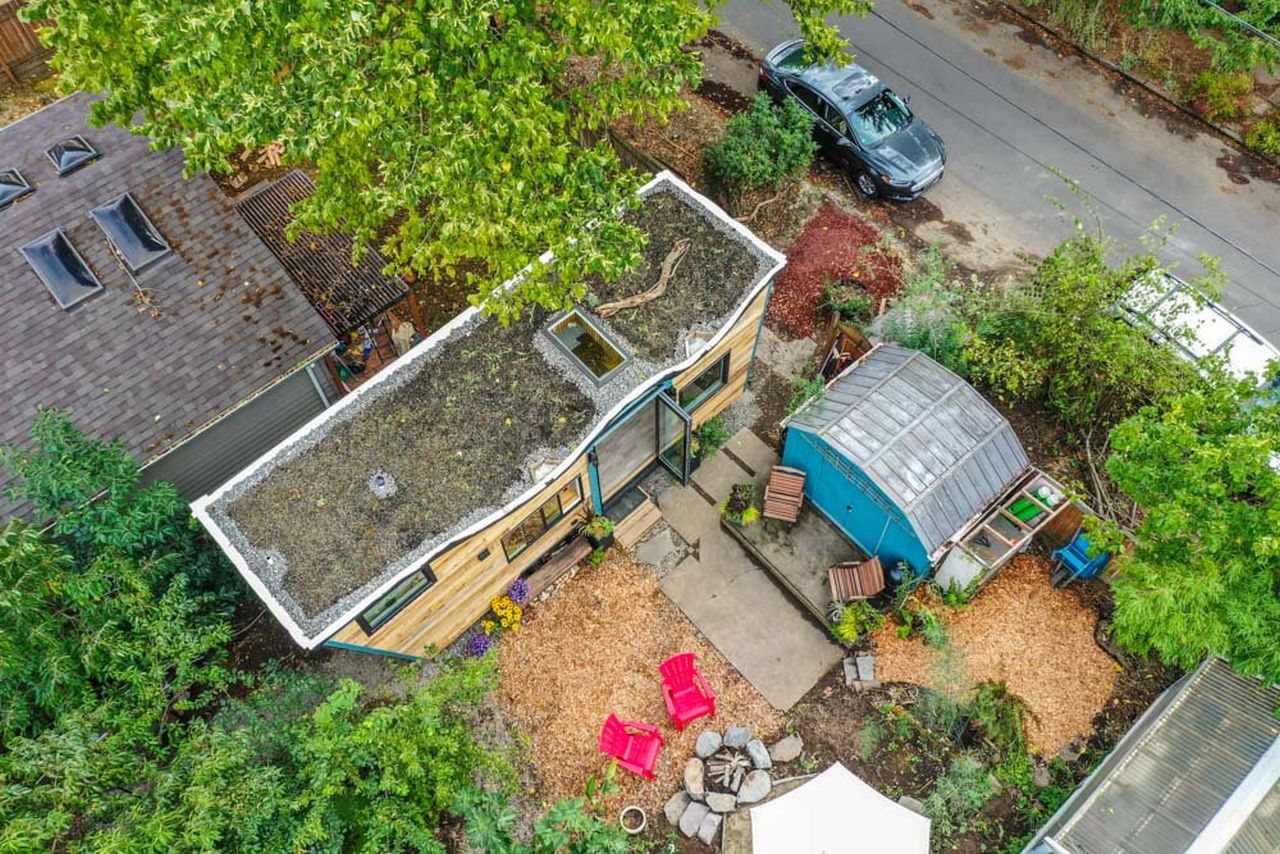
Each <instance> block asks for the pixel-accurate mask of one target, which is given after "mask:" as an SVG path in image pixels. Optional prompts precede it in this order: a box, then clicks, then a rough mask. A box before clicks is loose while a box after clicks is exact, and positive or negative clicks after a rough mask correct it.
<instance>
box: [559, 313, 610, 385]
mask: <svg viewBox="0 0 1280 854" xmlns="http://www.w3.org/2000/svg"><path fill="white" fill-rule="evenodd" d="M547 331H548V332H550V333H551V337H552V338H554V339H555V340H556V343H558V344H559V345H560V346H561V347H563V348H564V349H565V350H566V351H568V353H569V355H570V356H572V357H573V358H574V360H575V361H576V362H577V363H578V364H579V365H581V366H582V368H583V369H585V370H586V372H587V373H588V374H590V375H591V377H592V379H594V380H595V381H596V382H603V381H604V379H605V377H607V376H608V375H609V374H611V373H613V372H614V371H616V370H617V369H618V368H620V367H622V363H623V362H625V361H626V360H627V357H626V356H624V355H622V351H621V350H619V349H618V348H617V347H615V346H614V345H613V343H612V342H611V341H610V340H609V339H608V338H606V337H605V336H604V333H603V332H601V331H600V330H599V329H597V328H596V327H595V326H593V325H592V324H591V322H590V321H588V320H587V319H586V318H585V317H583V316H582V314H581V313H579V312H578V310H577V309H574V310H573V311H571V312H569V313H568V314H566V315H565V316H564V317H562V318H560V319H559V320H556V321H553V322H552V324H551V326H550V327H549V328H548V330H547Z"/></svg>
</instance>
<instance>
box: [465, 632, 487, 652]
mask: <svg viewBox="0 0 1280 854" xmlns="http://www.w3.org/2000/svg"><path fill="white" fill-rule="evenodd" d="M492 647H493V638H491V637H489V636H488V635H486V634H483V633H480V632H477V633H476V634H474V635H472V636H471V637H469V638H467V646H466V654H467V655H469V656H471V657H472V658H482V657H483V656H484V654H485V653H486V652H488V651H489V650H490V649H491V648H492Z"/></svg>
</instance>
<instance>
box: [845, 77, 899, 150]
mask: <svg viewBox="0 0 1280 854" xmlns="http://www.w3.org/2000/svg"><path fill="white" fill-rule="evenodd" d="M849 118H851V119H852V120H853V132H854V133H856V134H857V135H858V141H859V142H860V143H862V144H863V145H865V146H872V145H876V144H878V143H879V142H880V141H881V140H883V139H884V138H885V137H887V136H890V135H892V134H895V133H897V132H898V131H900V130H902V129H903V128H904V127H906V126H907V125H909V124H911V111H910V110H908V109H907V105H906V104H904V103H903V102H902V99H901V98H899V97H898V96H897V95H895V94H894V93H893V92H891V91H889V90H888V89H884V90H882V91H881V92H880V94H878V95H876V96H875V97H873V98H872V99H871V100H869V101H867V102H866V103H865V104H863V105H862V106H861V107H858V108H857V109H856V110H854V111H853V113H852V114H851V115H850V116H849Z"/></svg>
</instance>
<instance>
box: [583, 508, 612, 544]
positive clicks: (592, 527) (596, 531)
mask: <svg viewBox="0 0 1280 854" xmlns="http://www.w3.org/2000/svg"><path fill="white" fill-rule="evenodd" d="M613 529H614V524H613V520H612V519H610V518H609V517H608V516H603V515H597V516H592V517H591V518H590V519H589V520H588V521H587V524H586V525H583V526H582V535H583V536H585V537H586V538H587V542H589V543H591V547H592V548H595V549H607V548H609V546H611V545H613Z"/></svg>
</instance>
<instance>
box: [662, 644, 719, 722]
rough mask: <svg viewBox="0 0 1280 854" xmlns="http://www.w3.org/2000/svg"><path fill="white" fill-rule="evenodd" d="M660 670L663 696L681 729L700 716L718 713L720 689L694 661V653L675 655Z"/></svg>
mask: <svg viewBox="0 0 1280 854" xmlns="http://www.w3.org/2000/svg"><path fill="white" fill-rule="evenodd" d="M658 672H659V673H661V674H662V699H663V700H665V701H666V703H667V714H669V715H671V722H672V723H674V724H675V725H676V729H677V730H682V729H684V728H685V725H686V724H688V723H689V722H690V721H694V720H697V719H698V718H701V717H704V716H710V717H713V718H714V717H715V716H716V692H715V691H712V690H711V686H710V685H708V684H707V680H706V679H703V678H702V673H701V672H700V671H699V670H698V668H697V666H696V665H694V663H693V653H691V652H682V653H679V654H678V655H673V656H671V657H670V658H668V659H667V660H666V661H664V662H662V664H660V665H659V666H658Z"/></svg>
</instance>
